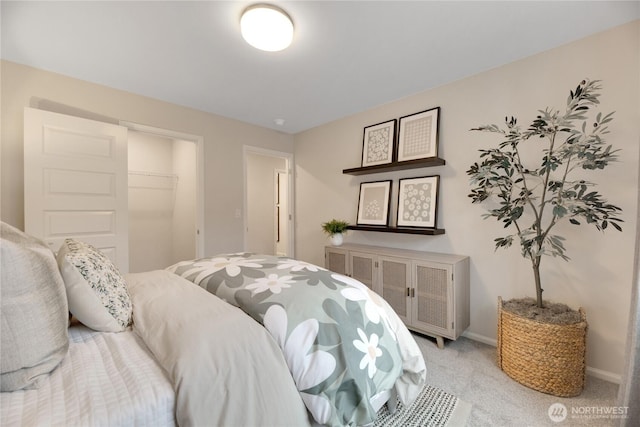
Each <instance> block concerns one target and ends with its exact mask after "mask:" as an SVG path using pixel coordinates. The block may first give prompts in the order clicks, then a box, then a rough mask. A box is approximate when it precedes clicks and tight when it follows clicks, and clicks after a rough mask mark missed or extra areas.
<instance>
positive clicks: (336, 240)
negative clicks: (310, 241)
mask: <svg viewBox="0 0 640 427" xmlns="http://www.w3.org/2000/svg"><path fill="white" fill-rule="evenodd" d="M343 241H344V239H343V237H342V234H341V233H338V234H332V235H331V244H332V245H333V246H340V245H341V244H342V242H343Z"/></svg>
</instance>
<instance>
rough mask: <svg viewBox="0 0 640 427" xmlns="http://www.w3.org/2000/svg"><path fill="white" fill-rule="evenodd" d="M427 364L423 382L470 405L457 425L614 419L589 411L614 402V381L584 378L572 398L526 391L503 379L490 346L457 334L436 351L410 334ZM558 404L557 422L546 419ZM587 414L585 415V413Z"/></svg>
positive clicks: (476, 426) (608, 422)
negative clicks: (562, 411)
mask: <svg viewBox="0 0 640 427" xmlns="http://www.w3.org/2000/svg"><path fill="white" fill-rule="evenodd" d="M414 337H415V339H416V341H417V343H418V345H419V346H420V348H421V350H422V352H423V354H424V357H425V361H426V363H427V384H428V385H430V386H432V387H436V388H439V389H441V390H444V391H445V392H447V393H450V394H452V395H454V396H456V397H457V398H459V399H461V400H462V401H464V402H467V403H469V404H470V405H471V413H470V415H469V417H468V419H467V420H466V422H465V423H463V425H465V426H468V427H480V426H491V427H498V426H505V427H512V426H514V427H520V426H523V427H524V426H535V427H537V426H559V425H561V426H563V427H567V426H602V427H606V426H617V425H618V422H619V420H618V419H616V418H614V417H612V416H607V415H602V414H600V415H599V414H597V413H596V414H593V412H594V411H595V412H598V411H602V410H606V409H607V408H611V407H614V406H616V398H617V393H618V385H617V384H613V383H610V382H608V381H604V380H601V379H598V378H594V377H591V376H587V382H586V386H585V389H584V391H583V392H582V394H581V395H580V396H578V397H573V398H561V397H555V396H551V395H547V394H544V393H540V392H537V391H535V390H532V389H529V388H527V387H525V386H523V385H521V384H519V383H517V382H516V381H514V380H512V379H511V378H509V377H508V376H507V375H506V374H505V373H504V372H502V371H501V370H500V368H498V365H497V364H496V356H495V355H496V349H495V347H492V346H490V345H487V344H483V343H480V342H477V341H473V340H470V339H468V338H465V337H460V338H459V339H458V340H456V341H446V343H445V348H444V350H439V349H438V348H437V347H436V345H435V340H433V339H431V338H428V337H424V336H421V335H417V334H414ZM556 403H562V404H563V405H564V406H565V407H566V408H567V413H568V416H567V418H566V419H565V420H564V421H563V422H562V423H556V422H554V421H552V420H551V418H550V417H549V408H550V407H551V405H553V404H556ZM588 412H591V414H588Z"/></svg>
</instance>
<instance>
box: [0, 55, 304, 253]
mask: <svg viewBox="0 0 640 427" xmlns="http://www.w3.org/2000/svg"><path fill="white" fill-rule="evenodd" d="M1 64H2V65H1V76H2V86H1V90H2V101H1V107H2V112H1V114H2V115H1V117H2V130H1V138H2V151H1V154H2V156H1V157H2V159H1V161H2V194H1V197H0V202H1V204H0V212H1V214H0V216H1V218H2V220H3V221H5V222H7V223H9V224H12V225H14V226H17V227H18V228H23V227H24V209H23V206H24V193H23V185H24V183H23V167H22V163H23V154H22V152H23V144H22V134H23V119H22V117H23V108H24V107H26V106H35V105H36V104H35V103H37V102H38V99H45V100H49V101H53V102H55V103H59V104H64V105H67V106H70V107H73V108H76V109H80V110H86V111H89V112H92V113H94V114H96V115H102V116H106V117H109V118H113V119H117V120H124V121H128V122H133V123H138V124H143V125H148V126H155V127H158V128H163V129H168V130H171V131H175V132H182V133H187V134H192V135H201V136H203V137H204V156H205V165H206V166H205V171H204V174H205V178H204V179H205V189H204V191H205V254H213V253H219V252H227V251H239V250H242V249H243V234H242V227H243V220H242V218H235V211H236V209H240V210H242V206H243V179H244V178H243V170H242V164H243V163H242V162H243V160H242V156H243V149H242V146H243V145H251V146H255V147H262V148H267V149H271V150H276V151H282V152H288V153H291V152H293V137H292V136H291V135H287V134H283V133H280V132H276V131H272V130H268V129H265V128H261V127H258V126H253V125H249V124H246V123H242V122H239V121H236V120H231V119H227V118H224V117H221V116H217V115H214V114H208V113H204V112H202V111H198V110H194V109H190V108H185V107H181V106H178V105H174V104H169V103H166V102H162V101H158V100H155V99H151V98H146V97H143V96H138V95H133V94H131V93H127V92H123V91H120V90H115V89H111V88H108V87H105V86H100V85H96V84H92V83H88V82H84V81H80V80H77V79H73V78H69V77H65V76H62V75H59V74H54V73H50V72H47V71H43V70H38V69H35V68H31V67H26V66H22V65H19V64H16V63H12V62H7V61H2V63H1ZM211 96H216V94H215V93H212V94H211Z"/></svg>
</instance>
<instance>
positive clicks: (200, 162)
mask: <svg viewBox="0 0 640 427" xmlns="http://www.w3.org/2000/svg"><path fill="white" fill-rule="evenodd" d="M120 126H124V127H126V128H128V129H129V130H132V131H136V132H143V133H148V134H151V135H155V136H160V137H163V138H169V139H179V140H182V141H189V142H193V143H194V144H196V230H195V232H196V242H195V244H196V258H202V257H204V233H205V229H204V137H203V136H200V135H193V134H189V133H183V132H177V131H173V130H169V129H163V128H159V127H155V126H148V125H142V124H139V123H134V122H129V121H124V120H120Z"/></svg>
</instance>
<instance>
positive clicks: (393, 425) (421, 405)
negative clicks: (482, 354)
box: [374, 385, 471, 427]
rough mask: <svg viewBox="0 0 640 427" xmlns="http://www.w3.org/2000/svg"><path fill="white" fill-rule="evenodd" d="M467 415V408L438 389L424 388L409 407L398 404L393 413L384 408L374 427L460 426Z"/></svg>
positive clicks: (464, 421)
mask: <svg viewBox="0 0 640 427" xmlns="http://www.w3.org/2000/svg"><path fill="white" fill-rule="evenodd" d="M470 413H471V405H470V404H468V403H466V402H463V401H462V400H460V399H458V398H457V397H455V396H454V395H452V394H449V393H447V392H445V391H442V390H440V389H439V388H435V387H431V386H429V385H426V386H424V388H423V389H422V391H421V392H420V395H419V396H418V397H417V398H416V400H415V401H414V402H413V403H412V404H411V405H409V406H407V407H405V406H404V405H402V403H400V402H398V408H397V410H396V412H395V413H393V414H390V413H389V410H388V409H387V405H385V406H383V407H382V409H380V411H379V412H378V418H377V419H376V422H375V424H374V427H418V426H420V427H445V426H446V427H457V426H464V425H465V424H466V422H467V419H468V418H469V414H470Z"/></svg>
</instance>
